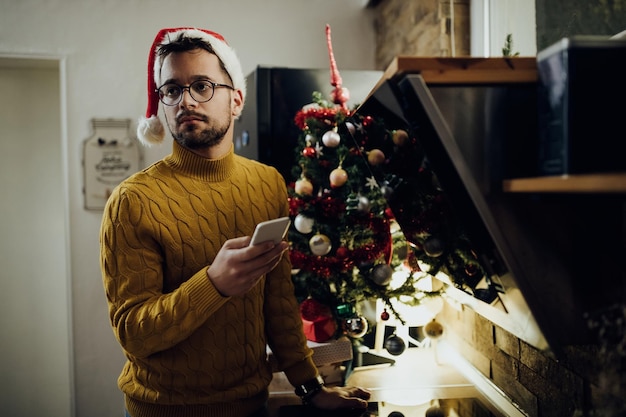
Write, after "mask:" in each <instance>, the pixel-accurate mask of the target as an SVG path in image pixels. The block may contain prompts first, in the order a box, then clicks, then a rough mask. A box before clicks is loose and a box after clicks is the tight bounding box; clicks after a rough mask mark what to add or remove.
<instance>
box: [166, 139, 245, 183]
mask: <svg viewBox="0 0 626 417" xmlns="http://www.w3.org/2000/svg"><path fill="white" fill-rule="evenodd" d="M165 162H166V163H167V164H168V165H170V166H171V167H172V168H173V169H175V170H177V171H179V172H181V173H183V174H185V175H188V176H190V177H195V178H198V179H200V180H202V181H208V182H216V181H223V180H225V179H226V178H228V177H230V176H231V175H232V173H233V171H234V170H235V152H234V146H231V148H230V151H229V152H228V153H227V154H226V155H224V156H222V157H220V158H217V159H208V158H204V157H202V156H200V155H198V154H196V153H193V152H191V151H190V150H189V149H186V148H184V147H182V146H181V145H180V144H179V143H178V142H176V141H174V146H173V150H172V154H171V155H169V156H168V157H166V158H165Z"/></svg>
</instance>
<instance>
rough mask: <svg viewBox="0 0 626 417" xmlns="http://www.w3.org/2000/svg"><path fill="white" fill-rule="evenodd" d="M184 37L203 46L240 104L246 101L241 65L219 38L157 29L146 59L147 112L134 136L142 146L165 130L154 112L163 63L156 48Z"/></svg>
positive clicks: (162, 135)
mask: <svg viewBox="0 0 626 417" xmlns="http://www.w3.org/2000/svg"><path fill="white" fill-rule="evenodd" d="M181 33H184V34H185V36H187V37H189V38H199V39H202V40H204V41H205V42H207V43H208V44H209V45H211V47H212V48H213V50H214V51H215V55H216V56H217V57H218V58H219V59H220V61H222V63H223V64H224V68H225V69H226V72H227V73H228V75H229V76H230V79H231V80H232V82H233V87H234V88H235V89H236V90H240V91H241V94H242V97H243V102H244V103H245V98H246V79H245V77H244V75H243V70H242V69H241V63H240V61H239V58H238V57H237V54H236V53H235V51H234V49H233V48H231V47H230V46H229V45H228V44H227V43H226V40H225V39H224V37H223V36H222V35H220V34H219V33H216V32H212V31H209V30H205V29H197V28H169V29H161V30H160V31H159V33H158V34H157V36H156V37H155V39H154V42H153V43H152V47H151V48H150V55H149V56H148V108H147V110H146V115H145V116H144V117H141V118H140V119H139V122H138V125H137V136H138V137H139V140H140V141H141V142H142V143H143V144H144V145H146V146H151V145H154V144H159V143H161V142H163V139H164V138H165V129H164V127H163V124H162V122H161V120H160V119H159V117H158V115H157V112H158V109H159V95H158V93H157V91H156V88H157V83H158V82H159V77H160V73H161V66H162V65H163V62H162V60H161V58H160V57H158V56H157V55H156V51H157V49H158V47H159V46H160V45H165V44H168V43H170V42H171V41H172V40H173V39H176V38H178V36H179V35H180V34H181Z"/></svg>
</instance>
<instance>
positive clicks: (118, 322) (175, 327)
mask: <svg viewBox="0 0 626 417" xmlns="http://www.w3.org/2000/svg"><path fill="white" fill-rule="evenodd" d="M286 215H288V203H287V192H286V187H285V183H284V180H283V178H282V177H281V176H280V174H279V173H278V172H277V171H276V170H275V169H274V168H271V167H268V166H266V165H262V164H260V163H258V162H256V161H252V160H249V159H245V158H243V157H241V156H239V155H236V154H234V152H233V151H232V149H231V152H230V153H229V154H228V155H226V156H225V157H223V158H220V159H217V160H209V159H204V158H202V157H199V156H198V155H196V154H194V153H192V152H190V151H188V150H186V149H184V148H182V147H181V146H179V145H178V144H177V143H176V142H174V148H173V152H172V154H171V155H169V156H167V157H165V158H164V159H163V160H161V161H159V162H157V163H155V164H153V165H152V166H150V167H148V168H146V169H145V170H143V171H141V172H138V173H137V174H135V175H133V176H132V177H130V178H129V179H127V180H126V181H124V182H123V183H122V184H120V185H119V186H118V187H117V188H116V189H115V190H114V192H113V194H112V195H111V197H110V199H109V201H108V203H107V206H106V208H105V211H104V216H103V221H102V228H101V233H100V244H101V267H102V274H103V281H104V288H105V291H106V297H107V301H108V305H109V315H110V320H111V323H112V326H113V330H114V333H115V335H116V337H117V339H118V341H119V343H120V344H121V346H122V348H123V350H124V353H125V355H126V357H127V361H126V364H125V365H124V368H123V370H122V373H121V375H120V377H119V379H118V385H119V387H120V389H121V390H122V391H123V392H124V394H125V396H126V407H127V408H128V410H129V412H130V414H131V416H133V417H148V416H150V417H153V416H168V417H177V416H185V417H196V416H197V417H200V416H202V417H209V416H220V417H230V416H237V417H244V416H247V415H249V414H250V413H252V412H253V411H255V410H257V409H258V408H260V407H261V406H262V405H263V404H264V402H265V401H266V400H267V396H268V393H267V387H268V384H269V382H270V380H271V378H272V373H271V369H270V366H269V364H268V362H267V354H266V345H269V346H270V347H271V349H272V351H273V353H274V355H275V357H276V359H277V360H278V364H279V366H280V367H281V369H283V370H284V371H285V374H286V375H287V378H288V379H289V380H290V381H291V383H292V384H294V385H299V384H302V383H304V382H305V381H307V380H309V379H311V378H313V377H315V375H317V369H316V368H315V366H314V364H313V361H312V359H311V356H312V351H311V350H310V349H309V348H308V347H307V345H306V339H305V337H304V334H303V332H302V321H301V319H300V315H299V310H298V304H297V301H296V300H295V298H294V292H293V285H292V282H291V275H290V274H291V264H290V261H289V256H287V254H285V255H284V256H283V258H282V260H281V262H280V263H279V265H278V266H277V267H276V268H275V269H274V270H273V271H272V272H270V273H269V274H267V275H266V276H265V277H264V278H263V279H262V280H261V281H260V282H259V284H258V285H256V286H255V287H254V288H253V289H252V290H250V291H249V292H248V293H247V294H245V295H243V296H237V297H223V296H222V295H221V294H219V292H218V291H217V290H216V289H215V287H213V285H212V283H211V282H210V281H209V279H208V278H207V275H206V268H207V266H208V265H210V264H211V262H212V261H213V259H214V258H215V255H216V254H217V252H218V250H219V249H220V247H221V246H222V244H223V243H224V242H225V241H226V240H227V239H230V238H234V237H239V236H244V235H252V232H253V230H254V227H255V225H256V224H257V223H258V222H260V221H263V220H268V219H272V218H276V217H280V216H286Z"/></svg>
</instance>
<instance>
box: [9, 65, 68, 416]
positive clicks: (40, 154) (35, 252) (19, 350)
mask: <svg viewBox="0 0 626 417" xmlns="http://www.w3.org/2000/svg"><path fill="white" fill-rule="evenodd" d="M59 81H60V71H59V63H58V62H57V61H54V60H28V61H21V62H19V64H18V65H16V62H15V60H11V61H6V60H3V59H0V91H2V97H3V100H1V101H2V102H3V103H6V104H8V105H6V106H3V107H2V109H1V111H0V126H1V129H0V153H1V154H2V155H3V159H2V163H1V164H0V195H1V196H2V197H1V198H0V219H2V222H1V223H0V265H2V267H1V268H0V285H1V288H2V290H1V291H0V331H1V332H2V340H1V341H0V375H2V378H3V379H4V382H3V384H2V389H0V415H3V416H17V417H21V416H34V415H39V414H40V412H41V411H42V410H46V411H45V414H46V415H50V416H52V415H55V416H67V415H70V411H71V401H70V394H71V362H70V357H71V351H72V347H71V342H70V340H71V337H70V320H69V313H70V309H69V305H70V303H69V291H68V288H69V284H70V281H69V274H68V260H69V253H68V252H69V250H68V245H67V241H66V236H67V228H68V221H67V220H68V219H67V198H66V195H65V194H66V193H65V191H66V189H65V175H64V168H63V155H62V149H63V146H62V135H61V125H60V124H61V105H60V101H59V99H58V98H59V95H60V88H61V87H60V82H59ZM35 393H36V394H35Z"/></svg>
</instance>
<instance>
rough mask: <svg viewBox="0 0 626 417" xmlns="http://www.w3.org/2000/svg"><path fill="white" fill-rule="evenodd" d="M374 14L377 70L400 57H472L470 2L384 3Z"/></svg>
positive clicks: (424, 0) (405, 0)
mask: <svg viewBox="0 0 626 417" xmlns="http://www.w3.org/2000/svg"><path fill="white" fill-rule="evenodd" d="M451 3H452V4H453V5H454V6H453V7H450V4H451ZM375 13H376V18H375V30H376V37H377V41H376V65H377V69H380V70H384V69H385V68H387V66H388V65H389V63H390V62H391V61H392V60H393V58H394V57H395V56H397V55H412V56H446V57H450V56H469V54H470V39H469V33H470V32H469V29H470V27H469V0H454V1H453V2H450V1H449V0H384V1H382V2H379V3H378V5H377V6H375Z"/></svg>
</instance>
